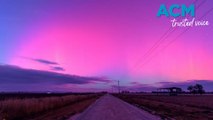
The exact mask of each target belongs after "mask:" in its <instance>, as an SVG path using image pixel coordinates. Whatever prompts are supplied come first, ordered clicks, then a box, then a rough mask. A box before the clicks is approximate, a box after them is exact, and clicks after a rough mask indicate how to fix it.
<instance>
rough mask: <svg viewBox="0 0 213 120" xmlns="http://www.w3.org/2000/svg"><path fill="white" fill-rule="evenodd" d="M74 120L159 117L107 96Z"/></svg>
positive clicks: (136, 119)
mask: <svg viewBox="0 0 213 120" xmlns="http://www.w3.org/2000/svg"><path fill="white" fill-rule="evenodd" d="M70 120H72V119H70ZM75 120H160V117H158V116H154V115H152V114H150V113H148V112H146V111H143V110H141V109H139V108H137V107H135V106H132V105H130V104H128V103H126V102H124V101H122V100H120V99H118V98H116V97H114V96H112V95H109V94H107V95H105V96H103V97H101V98H100V99H98V100H97V101H96V102H95V103H94V104H92V105H91V106H90V107H89V108H88V109H86V110H85V111H84V112H83V113H81V114H79V115H78V116H77V117H75Z"/></svg>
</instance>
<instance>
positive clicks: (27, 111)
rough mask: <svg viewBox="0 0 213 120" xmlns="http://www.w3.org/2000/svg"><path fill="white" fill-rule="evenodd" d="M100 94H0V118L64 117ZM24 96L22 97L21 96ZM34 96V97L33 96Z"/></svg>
mask: <svg viewBox="0 0 213 120" xmlns="http://www.w3.org/2000/svg"><path fill="white" fill-rule="evenodd" d="M101 95H102V94H64V95H63V94H62V95H61V94H58V95H55V94H53V95H46V96H45V95H44V94H42V95H41V94H39V95H37V94H35V95H33V94H29V97H27V95H26V94H24V95H20V97H18V96H16V95H15V96H14V97H12V96H10V97H8V95H6V97H5V95H1V100H0V119H6V120H15V119H43V120H45V119H66V118H68V117H70V116H71V115H74V114H76V113H79V112H82V111H83V110H84V109H85V108H87V107H88V106H89V105H90V104H91V103H93V102H94V101H95V100H96V99H98V98H99V97H100V96H101ZM23 96H24V97H23ZM33 96H34V97H33Z"/></svg>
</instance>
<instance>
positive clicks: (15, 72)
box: [0, 65, 110, 85]
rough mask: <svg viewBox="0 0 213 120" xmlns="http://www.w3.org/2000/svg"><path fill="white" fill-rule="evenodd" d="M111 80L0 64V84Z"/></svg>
mask: <svg viewBox="0 0 213 120" xmlns="http://www.w3.org/2000/svg"><path fill="white" fill-rule="evenodd" d="M96 82H103V83H108V82H110V80H108V79H102V78H98V77H83V76H77V75H69V74H61V73H55V72H48V71H41V70H34V69H23V68H20V67H18V66H12V65H0V84H37V83H39V84H46V83H48V84H54V85H59V84H88V83H96Z"/></svg>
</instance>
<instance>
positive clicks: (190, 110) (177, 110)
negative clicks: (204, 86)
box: [115, 94, 213, 120]
mask: <svg viewBox="0 0 213 120" xmlns="http://www.w3.org/2000/svg"><path fill="white" fill-rule="evenodd" d="M115 96H117V97H119V98H121V99H122V100H124V101H126V102H128V103H130V104H133V105H135V106H137V107H140V108H142V109H145V110H147V111H149V112H151V113H153V114H157V115H159V116H161V117H162V118H163V119H164V118H166V119H177V120H210V119H211V120H212V119H213V95H178V96H168V95H145V94H120V95H118V94H115Z"/></svg>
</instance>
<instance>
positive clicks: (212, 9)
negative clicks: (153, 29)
mask: <svg viewBox="0 0 213 120" xmlns="http://www.w3.org/2000/svg"><path fill="white" fill-rule="evenodd" d="M211 11H213V7H212V8H211V9H209V10H208V11H207V12H206V13H205V14H204V15H203V16H202V17H200V18H199V19H202V18H204V17H205V16H206V15H208V14H209V13H210V12H211ZM189 29H190V27H189V28H187V29H185V30H184V31H183V32H181V33H180V34H179V35H178V36H176V37H175V38H174V39H173V40H171V41H170V42H169V43H168V44H167V45H166V46H165V47H164V48H162V49H161V50H160V51H163V50H165V49H166V48H167V47H168V46H169V45H171V44H172V43H173V42H175V41H176V40H177V39H178V38H179V37H181V36H182V35H183V34H184V33H186V32H187V31H188V30H189ZM158 53H160V52H158ZM154 57H155V56H152V57H151V58H150V59H148V61H146V62H145V63H144V64H142V65H141V67H142V66H143V65H145V64H146V63H148V62H150V61H151V60H152V59H153V58H154Z"/></svg>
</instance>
